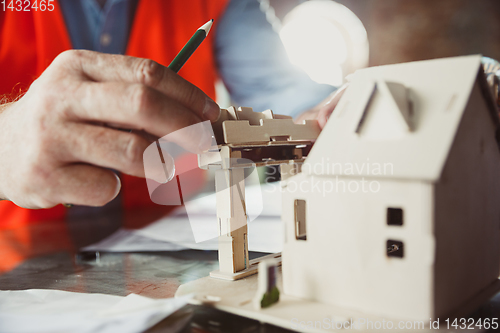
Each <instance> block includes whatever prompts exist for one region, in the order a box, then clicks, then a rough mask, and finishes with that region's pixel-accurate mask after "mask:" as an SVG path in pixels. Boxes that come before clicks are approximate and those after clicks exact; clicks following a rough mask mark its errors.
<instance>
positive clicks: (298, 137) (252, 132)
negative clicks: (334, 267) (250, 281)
mask: <svg viewBox="0 0 500 333" xmlns="http://www.w3.org/2000/svg"><path fill="white" fill-rule="evenodd" d="M280 117H281V118H280V119H275V117H274V115H273V113H272V111H271V110H266V111H264V112H253V110H252V108H245V107H240V108H238V109H237V110H236V109H235V108H233V107H230V108H228V109H227V110H225V109H223V110H221V116H220V117H219V120H218V121H217V122H216V123H214V124H213V130H214V135H215V138H216V141H217V144H218V147H217V150H218V151H217V152H214V151H208V152H206V153H204V154H200V155H198V162H199V163H198V164H199V166H200V167H201V168H206V169H217V170H216V173H215V185H216V191H217V193H216V201H217V218H218V224H219V228H218V230H219V270H218V271H215V272H211V273H210V276H212V277H216V278H221V279H228V280H236V279H240V278H243V277H245V276H248V275H251V274H255V273H257V267H258V265H257V264H258V262H259V260H257V261H250V260H249V258H248V239H247V215H246V205H245V175H244V169H245V168H249V167H254V166H264V165H280V164H287V165H292V166H293V163H294V162H303V161H304V159H305V157H306V156H307V154H308V153H309V151H310V150H311V147H312V144H313V140H315V139H316V138H317V137H318V134H319V132H320V129H319V126H318V123H317V122H316V121H305V122H304V123H303V124H295V123H294V122H293V120H292V118H291V117H285V116H280ZM214 157H215V158H214ZM271 258H276V259H278V258H279V259H280V258H281V256H280V255H279V254H278V255H274V256H273V255H272V256H271Z"/></svg>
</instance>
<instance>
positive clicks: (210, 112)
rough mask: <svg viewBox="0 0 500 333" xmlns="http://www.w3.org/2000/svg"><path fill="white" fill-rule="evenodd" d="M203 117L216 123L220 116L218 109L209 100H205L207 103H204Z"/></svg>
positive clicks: (217, 106)
mask: <svg viewBox="0 0 500 333" xmlns="http://www.w3.org/2000/svg"><path fill="white" fill-rule="evenodd" d="M203 116H204V117H205V118H206V119H207V120H210V121H212V122H214V121H217V119H219V116H220V107H219V105H217V103H215V102H214V101H212V100H211V99H210V98H207V102H206V103H205V109H204V110H203Z"/></svg>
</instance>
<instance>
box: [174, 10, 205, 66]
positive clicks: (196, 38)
mask: <svg viewBox="0 0 500 333" xmlns="http://www.w3.org/2000/svg"><path fill="white" fill-rule="evenodd" d="M213 22H214V20H210V21H208V22H207V23H205V24H204V25H202V26H201V27H200V28H199V29H198V30H196V32H195V33H194V35H193V37H191V39H190V40H189V41H188V42H187V43H186V45H184V47H183V48H182V50H181V51H180V52H179V53H178V54H177V56H176V57H175V58H174V60H172V62H171V63H170V65H168V68H170V69H171V70H173V71H174V72H176V73H177V72H179V71H180V70H181V68H182V66H184V64H185V63H186V61H187V60H188V59H189V57H191V56H192V55H193V53H194V51H196V49H197V48H198V46H200V44H201V43H202V42H203V41H204V40H205V38H206V37H207V36H208V32H209V31H210V28H211V27H212V24H213Z"/></svg>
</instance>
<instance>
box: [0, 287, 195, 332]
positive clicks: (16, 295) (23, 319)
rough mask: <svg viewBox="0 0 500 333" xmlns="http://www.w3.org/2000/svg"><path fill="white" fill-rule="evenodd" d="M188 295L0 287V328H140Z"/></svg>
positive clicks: (169, 311) (176, 306)
mask: <svg viewBox="0 0 500 333" xmlns="http://www.w3.org/2000/svg"><path fill="white" fill-rule="evenodd" d="M188 299H189V297H183V298H168V299H150V298H147V297H143V296H139V295H135V294H130V295H128V296H126V297H121V296H112V295H103V294H82V293H74V292H66V291H59V290H41V289H30V290H21V291H0V332H2V333H3V332H9V333H25V332H26V333H27V332H30V333H31V332H39V333H45V332H51V333H58V332H61V333H62V332H64V333H67V332H76V333H83V332H93V333H95V332H97V333H115V332H120V333H133V332H143V331H145V330H147V329H148V328H150V327H152V326H154V325H155V324H157V323H158V322H160V321H161V320H162V319H163V318H166V317H167V316H169V315H170V314H172V313H173V312H175V311H177V310H178V309H180V308H181V307H183V306H184V305H185V304H186V303H187V300H188Z"/></svg>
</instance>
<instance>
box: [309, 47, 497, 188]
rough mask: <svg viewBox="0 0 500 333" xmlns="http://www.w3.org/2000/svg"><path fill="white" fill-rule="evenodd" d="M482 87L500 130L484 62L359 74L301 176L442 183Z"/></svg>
mask: <svg viewBox="0 0 500 333" xmlns="http://www.w3.org/2000/svg"><path fill="white" fill-rule="evenodd" d="M476 81H477V82H478V85H476V90H478V91H477V92H476V93H479V94H481V96H482V97H483V98H481V99H480V100H481V101H484V103H480V105H477V106H474V107H477V108H478V111H477V112H489V113H490V115H491V121H492V124H494V125H495V126H498V123H499V120H498V115H497V110H496V106H495V104H494V101H493V98H492V96H491V93H490V92H489V90H488V86H487V83H486V81H485V78H484V74H483V72H482V67H481V56H479V55H475V56H466V57H456V58H446V59H438V60H428V61H419V62H413V63H407V64H398V65H388V66H380V67H372V68H367V69H363V70H359V71H357V72H356V73H355V74H354V75H353V78H352V79H351V83H350V86H349V88H348V89H347V90H346V92H345V93H344V95H343V96H342V99H341V100H340V102H339V104H338V106H337V108H336V109H335V111H334V112H333V114H332V116H331V117H330V119H329V121H328V123H327V124H326V126H325V128H324V129H323V131H322V132H321V134H320V136H319V137H318V140H317V141H316V144H315V145H314V147H313V148H312V150H311V152H310V154H309V156H308V158H307V159H306V161H305V164H304V167H303V172H305V173H308V174H315V175H347V176H349V175H350V176H362V177H386V178H397V179H414V180H424V181H436V180H438V179H439V177H440V175H441V171H442V169H443V167H444V165H445V162H446V159H447V156H448V153H449V151H450V149H451V146H452V144H453V140H454V138H455V134H456V132H457V129H458V126H459V124H460V121H461V119H462V115H463V113H464V111H465V109H466V106H467V104H468V101H469V97H470V96H471V94H472V93H473V89H474V87H475V82H476ZM377 168H379V169H378V170H377ZM380 168H381V169H380Z"/></svg>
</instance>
